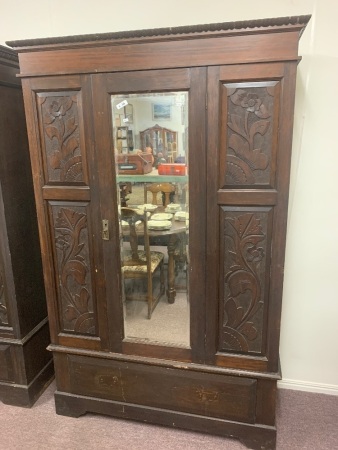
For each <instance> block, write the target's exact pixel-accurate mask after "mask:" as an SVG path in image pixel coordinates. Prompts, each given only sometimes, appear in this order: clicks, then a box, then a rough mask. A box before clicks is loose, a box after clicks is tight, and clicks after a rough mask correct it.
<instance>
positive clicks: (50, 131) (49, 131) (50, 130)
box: [45, 126, 61, 141]
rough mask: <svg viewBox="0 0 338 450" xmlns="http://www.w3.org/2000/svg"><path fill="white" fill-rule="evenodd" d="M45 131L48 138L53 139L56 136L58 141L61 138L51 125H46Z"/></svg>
mask: <svg viewBox="0 0 338 450" xmlns="http://www.w3.org/2000/svg"><path fill="white" fill-rule="evenodd" d="M45 131H46V134H47V136H48V137H49V139H53V138H55V137H56V139H57V140H58V141H60V140H61V136H60V133H59V130H58V129H57V128H56V127H53V126H49V127H46V128H45Z"/></svg>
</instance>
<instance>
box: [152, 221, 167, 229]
mask: <svg viewBox="0 0 338 450" xmlns="http://www.w3.org/2000/svg"><path fill="white" fill-rule="evenodd" d="M148 228H149V230H170V228H171V222H170V221H169V220H149V221H148Z"/></svg>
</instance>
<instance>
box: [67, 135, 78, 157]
mask: <svg viewBox="0 0 338 450" xmlns="http://www.w3.org/2000/svg"><path fill="white" fill-rule="evenodd" d="M78 146H79V143H78V141H77V139H76V138H75V137H71V138H70V139H68V141H67V143H66V151H67V154H69V153H72V154H73V152H74V150H76V149H77V148H78Z"/></svg>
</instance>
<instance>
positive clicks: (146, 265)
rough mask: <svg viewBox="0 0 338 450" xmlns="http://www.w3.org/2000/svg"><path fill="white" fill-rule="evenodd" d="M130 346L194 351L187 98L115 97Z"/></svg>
mask: <svg viewBox="0 0 338 450" xmlns="http://www.w3.org/2000/svg"><path fill="white" fill-rule="evenodd" d="M111 105H112V122H113V123H112V130H113V142H114V149H113V151H114V157H115V167H116V182H117V202H118V211H119V230H120V244H121V245H120V251H121V258H120V259H121V275H122V279H123V298H122V301H123V312H124V334H125V337H124V339H125V340H126V341H131V342H138V343H151V344H155V345H156V344H158V345H165V346H175V347H185V348H187V347H189V346H190V337H189V328H190V327H189V317H190V314H189V279H188V275H189V179H188V125H189V124H188V93H187V92H182V91H180V92H164V93H138V94H119V95H112V97H111Z"/></svg>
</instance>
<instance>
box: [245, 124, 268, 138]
mask: <svg viewBox="0 0 338 450" xmlns="http://www.w3.org/2000/svg"><path fill="white" fill-rule="evenodd" d="M269 125H270V122H268V121H267V120H258V121H257V122H254V123H253V124H252V125H251V127H250V140H253V138H254V136H255V134H257V133H259V134H261V135H262V136H263V135H264V134H265V133H266V132H267V131H268V128H269Z"/></svg>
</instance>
